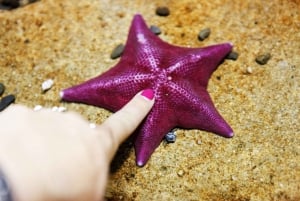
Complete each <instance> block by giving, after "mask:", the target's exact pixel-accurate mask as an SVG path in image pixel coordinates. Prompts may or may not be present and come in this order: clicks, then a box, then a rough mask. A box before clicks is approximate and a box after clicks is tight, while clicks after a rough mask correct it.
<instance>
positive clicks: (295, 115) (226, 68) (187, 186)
mask: <svg viewBox="0 0 300 201" xmlns="http://www.w3.org/2000/svg"><path fill="white" fill-rule="evenodd" d="M157 6H167V7H169V9H170V15H169V16H167V17H160V16H157V15H156V14H155V9H156V7H157ZM135 13H140V14H142V15H143V17H144V18H145V20H146V22H147V24H148V25H149V26H150V25H156V26H158V27H160V29H161V30H162V34H161V35H160V37H161V38H162V39H163V40H165V41H167V42H169V43H171V44H176V45H179V46H185V47H201V46H206V45H211V44H216V43H222V42H228V41H229V42H232V43H233V44H234V50H235V51H236V52H238V53H239V58H238V60H236V61H232V60H226V61H225V62H224V63H223V64H222V65H221V66H220V67H219V68H218V70H217V71H215V72H214V74H213V75H212V78H211V80H210V82H209V86H208V91H209V92H210V95H211V97H212V99H213V101H214V103H215V105H216V107H217V109H218V110H219V111H220V113H221V114H222V116H223V117H224V118H225V119H226V120H227V121H228V122H229V124H230V125H231V126H232V128H233V129H234V132H235V136H234V137H233V138H231V139H225V138H222V137H219V136H216V135H214V134H212V133H208V132H204V131H200V130H182V129H179V130H177V141H176V142H175V143H172V144H166V143H164V142H162V143H161V145H160V147H159V148H158V149H157V150H156V151H155V153H154V154H153V155H152V157H151V159H150V161H149V162H148V164H147V165H146V166H145V167H143V168H139V167H137V166H136V165H135V156H134V150H133V148H132V147H131V142H130V141H127V142H126V143H125V144H124V145H123V146H122V147H121V148H120V151H119V152H118V154H117V155H116V157H115V160H114V162H113V164H112V173H111V177H110V181H109V185H108V188H107V192H106V198H107V199H108V200H124V201H127V200H134V201H139V200H143V201H148V200H149V201H150V200H166V201H168V200H174V201H176V200H190V201H196V200H197V201H198V200H199V201H202V200H216V201H217V200H231V201H235V200H236V201H238V200H239V201H246V200H251V201H252V200H253V201H254V200H286V201H288V200H289V201H296V200H300V165H299V164H300V147H299V146H300V121H299V120H300V115H299V106H300V97H299V96H300V95H299V94H300V90H299V85H300V70H299V69H300V55H299V54H300V1H299V0H285V1H284V0H273V1H259V0H244V1H230V0H216V1H200V0H183V1H176V0H168V1H164V2H162V1H158V0H154V1H138V0H136V1H130V0H121V1H112V0H111V1H109V0H85V1H80V0H41V1H39V2H36V3H33V4H30V5H27V6H24V7H20V8H18V9H14V10H9V11H8V10H0V82H2V83H4V84H5V85H6V91H5V94H4V95H2V97H3V96H5V95H8V94H15V95H16V103H19V104H24V105H27V106H28V107H32V108H33V107H34V106H35V105H42V106H45V107H53V106H63V107H66V108H67V109H68V110H72V111H77V112H79V113H81V114H82V115H83V116H84V117H85V118H86V119H88V120H89V121H90V122H94V123H101V122H103V121H104V120H105V119H106V118H107V117H108V116H109V115H110V114H111V113H110V112H109V111H106V110H104V109H101V108H96V107H93V106H87V105H83V104H75V103H65V102H61V101H60V98H59V91H60V90H61V89H64V88H67V87H69V86H72V85H75V84H78V83H81V82H83V81H85V80H87V79H89V78H92V77H94V76H96V75H99V74H100V73H103V72H105V71H106V70H108V69H109V68H110V67H112V66H113V65H114V64H116V63H117V62H118V59H117V60H112V59H110V54H111V51H112V50H113V49H114V48H115V47H116V46H117V45H118V44H120V43H125V41H126V38H127V32H128V28H129V25H130V23H131V20H132V17H133V15H134V14H135ZM204 28H210V29H211V34H210V36H209V37H208V38H207V39H205V40H204V41H199V40H198V39H197V35H198V33H199V31H200V30H201V29H204ZM265 53H270V54H271V59H270V60H269V61H268V63H267V64H265V65H259V64H257V63H256V62H255V58H256V57H257V56H258V55H260V54H265ZM47 79H53V80H54V85H53V87H52V88H51V89H50V90H48V91H47V92H45V93H43V92H42V89H41V85H42V83H43V82H44V81H45V80H47Z"/></svg>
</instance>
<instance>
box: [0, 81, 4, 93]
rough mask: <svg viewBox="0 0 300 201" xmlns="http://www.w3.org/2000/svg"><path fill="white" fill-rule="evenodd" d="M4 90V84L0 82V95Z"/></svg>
mask: <svg viewBox="0 0 300 201" xmlns="http://www.w3.org/2000/svg"><path fill="white" fill-rule="evenodd" d="M4 91H5V86H4V84H2V83H0V96H1V95H2V94H3V93H4Z"/></svg>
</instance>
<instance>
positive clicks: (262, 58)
mask: <svg viewBox="0 0 300 201" xmlns="http://www.w3.org/2000/svg"><path fill="white" fill-rule="evenodd" d="M270 58H271V54H270V53H266V54H261V55H258V56H257V57H256V58H255V61H256V63H258V64H260V65H265V64H266V63H268V61H269V60H270Z"/></svg>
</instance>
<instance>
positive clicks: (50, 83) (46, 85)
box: [42, 79, 54, 91]
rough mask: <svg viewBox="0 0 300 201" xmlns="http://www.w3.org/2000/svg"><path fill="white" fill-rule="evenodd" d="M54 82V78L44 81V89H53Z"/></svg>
mask: <svg viewBox="0 0 300 201" xmlns="http://www.w3.org/2000/svg"><path fill="white" fill-rule="evenodd" d="M53 84H54V81H53V80H52V79H48V80H46V81H44V82H43V83H42V90H43V91H47V90H49V89H51V87H52V86H53Z"/></svg>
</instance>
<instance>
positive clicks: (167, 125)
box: [134, 102, 175, 166]
mask: <svg viewBox="0 0 300 201" xmlns="http://www.w3.org/2000/svg"><path fill="white" fill-rule="evenodd" d="M167 110H168V108H167V107H166V105H165V106H163V104H161V103H157V102H156V103H155V104H154V107H153V108H152V110H151V112H150V113H149V115H148V116H147V117H146V119H145V121H144V122H143V124H142V126H141V127H140V128H139V129H138V131H137V135H136V139H135V141H134V146H135V154H136V164H137V165H138V166H144V165H145V164H146V163H147V161H148V160H149V158H150V157H151V155H152V153H153V152H154V150H155V149H156V148H157V147H158V146H159V144H160V143H161V141H162V139H163V138H164V136H165V135H166V134H167V133H168V132H169V131H170V130H171V129H173V128H174V127H175V123H174V122H175V119H174V118H173V117H172V116H170V113H169V112H168V111H167Z"/></svg>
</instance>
